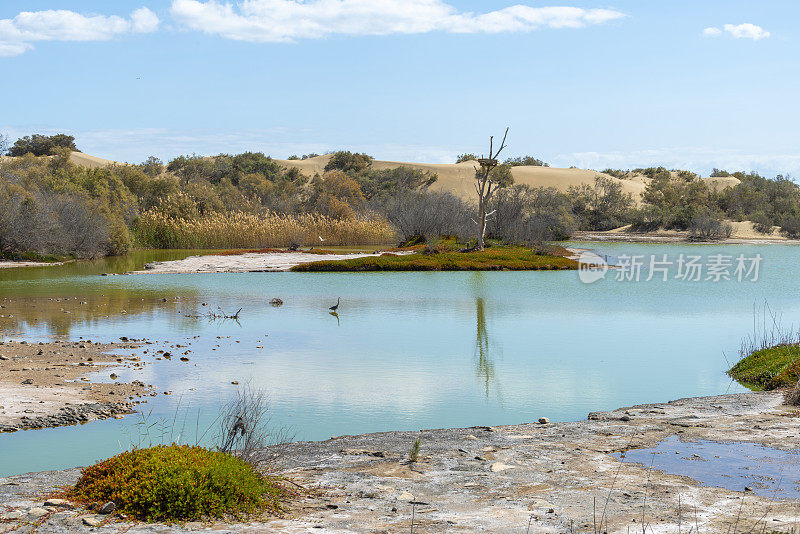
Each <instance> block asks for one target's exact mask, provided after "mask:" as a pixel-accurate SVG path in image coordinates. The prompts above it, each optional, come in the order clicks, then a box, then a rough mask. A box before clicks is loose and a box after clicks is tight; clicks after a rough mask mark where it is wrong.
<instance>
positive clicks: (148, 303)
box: [0, 245, 800, 474]
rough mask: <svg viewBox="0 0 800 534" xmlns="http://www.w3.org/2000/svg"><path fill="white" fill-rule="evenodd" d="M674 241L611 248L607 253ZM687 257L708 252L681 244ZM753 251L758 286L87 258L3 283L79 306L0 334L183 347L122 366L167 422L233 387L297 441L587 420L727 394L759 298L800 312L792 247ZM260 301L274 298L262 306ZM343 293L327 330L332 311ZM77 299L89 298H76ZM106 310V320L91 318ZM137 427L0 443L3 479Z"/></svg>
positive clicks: (88, 451) (95, 427) (61, 462)
mask: <svg viewBox="0 0 800 534" xmlns="http://www.w3.org/2000/svg"><path fill="white" fill-rule="evenodd" d="M603 246H604V247H606V245H603ZM681 247H683V248H686V245H682V246H678V245H607V248H608V250H609V253H611V254H622V253H630V252H631V251H645V252H644V253H650V252H651V251H653V252H658V251H661V250H664V251H665V252H668V253H675V252H676V251H680V250H681ZM698 248H699V249H704V250H706V249H705V248H704V247H695V248H692V250H697V249H698ZM719 248H720V247H716V248H714V247H709V248H708V249H707V250H710V251H713V250H717V249H719ZM751 249H752V248H751V247H736V250H737V251H739V250H742V251H746V250H751ZM727 250H730V247H729V248H728V249H727ZM759 250H760V251H761V252H762V254H763V255H764V256H765V260H764V265H763V270H762V277H761V280H760V281H759V282H757V283H741V284H740V283H736V282H728V283H719V284H711V283H700V284H690V283H682V282H668V283H663V282H659V281H653V282H649V283H639V284H635V283H620V282H615V281H613V280H604V281H601V282H597V283H595V284H591V285H585V284H582V283H581V282H580V281H579V280H578V276H577V274H576V273H574V272H487V273H351V274H346V273H345V274H341V273H339V274H333V273H325V274H323V273H319V274H301V273H245V274H201V275H136V276H107V277H100V276H97V274H96V273H97V272H102V270H103V268H104V266H103V265H99V266H95V267H94V271H92V272H79V273H73V274H71V275H70V274H68V273H67V274H65V275H62V276H56V275H54V274H51V275H49V276H50V278H45V279H40V278H35V277H33V278H32V277H30V276H28V277H27V279H14V278H13V277H10V276H9V275H4V276H5V278H4V279H3V280H0V298H2V297H4V296H13V297H14V298H13V299H11V300H8V299H6V300H7V302H14V301H18V300H20V299H35V300H37V302H39V301H42V302H43V301H46V300H47V299H48V298H53V296H55V295H69V296H78V297H79V299H73V301H72V302H73V304H68V303H65V302H64V301H62V302H59V303H58V306H59V307H64V306H68V307H69V306H73V307H74V309H73V310H72V311H73V312H72V313H70V314H65V313H63V312H60V313H61V315H58V313H55V310H54V309H50V308H47V306H46V305H43V304H42V303H41V302H40V303H39V304H37V305H43V308H36V309H30V308H28V309H27V311H23V310H20V311H19V315H17V317H15V319H14V321H13V322H5V323H4V322H3V320H2V319H0V328H3V329H4V331H5V332H6V333H7V334H8V333H9V332H14V331H17V332H20V331H21V332H22V334H23V335H27V336H42V335H47V334H50V333H53V332H54V329H53V327H52V321H50V320H49V319H50V317H51V316H52V317H56V318H58V320H59V321H61V322H60V323H59V328H58V332H64V331H65V330H66V331H68V332H69V335H70V336H71V337H73V338H77V337H78V336H84V337H88V338H91V339H93V340H115V339H117V338H118V337H120V336H128V337H132V338H141V337H147V338H149V339H152V340H155V341H159V342H164V343H166V345H167V346H168V345H170V344H175V343H181V344H186V343H187V342H189V341H190V342H191V343H192V345H191V346H190V348H191V350H192V353H191V354H189V355H188V356H189V357H190V362H188V363H183V362H180V361H178V360H177V359H176V358H173V360H172V361H154V360H153V359H152V358H145V360H148V361H151V362H152V363H151V364H150V365H148V366H146V367H145V368H144V370H142V371H136V372H134V371H129V370H125V371H123V372H122V373H120V376H121V378H122V379H124V380H127V379H133V378H138V379H140V380H143V381H145V382H147V383H152V384H154V385H156V386H157V387H158V390H159V391H161V392H163V391H172V392H173V393H172V395H170V396H164V395H160V396H159V397H157V398H154V399H152V400H151V402H149V403H148V405H147V408H146V410H148V411H149V410H152V412H153V417H165V418H170V419H171V418H172V417H173V416H174V414H175V413H176V406H177V404H178V402H180V408H178V410H180V411H182V412H183V413H186V412H187V411H189V412H192V413H197V412H198V411H199V412H200V413H201V414H202V418H204V420H207V421H211V420H212V419H213V416H215V415H216V412H217V410H218V409H219V406H220V404H221V403H224V402H225V401H226V400H227V399H229V398H230V397H231V395H232V394H233V392H234V391H235V388H236V386H233V385H232V384H231V381H234V380H236V381H239V382H240V383H242V384H244V383H245V382H250V383H251V385H252V386H253V387H259V388H263V389H264V390H266V391H267V392H268V394H269V396H270V398H271V402H272V406H273V414H274V419H275V420H276V421H277V422H278V423H280V424H286V425H291V426H292V427H293V428H294V430H295V431H296V433H297V437H298V439H325V438H328V437H330V436H331V435H341V434H355V433H363V432H375V431H383V430H392V429H417V428H434V427H455V426H470V425H479V424H490V425H497V424H507V423H519V422H524V421H532V420H536V419H538V418H539V417H540V416H547V417H549V418H550V419H551V420H554V421H559V420H575V419H583V418H585V417H586V414H587V413H588V412H590V411H595V410H602V409H613V408H617V407H619V406H624V405H632V404H638V403H645V402H663V401H666V400H670V399H674V398H678V397H685V396H695V395H706V394H717V393H723V392H725V391H737V390H739V389H740V388H739V387H738V386H736V385H735V384H731V382H730V380H729V379H728V378H727V377H726V376H725V374H724V370H725V369H726V367H727V363H726V357H727V358H728V360H731V359H733V358H735V355H736V351H737V349H738V346H739V342H740V340H741V338H742V337H743V336H744V335H746V334H748V333H750V332H751V331H752V324H753V307H754V305H756V304H760V303H763V302H764V301H768V302H769V303H770V305H771V306H772V308H773V309H776V310H779V311H780V312H782V313H783V315H784V319H785V320H786V321H787V322H792V321H794V322H795V323H797V322H798V321H797V320H798V319H800V302H797V301H796V299H795V297H794V295H796V294H797V289H798V285H799V284H798V281H797V277H796V276H795V271H794V269H795V265H798V264H800V262H798V260H800V249H798V248H795V247H791V246H771V247H762V248H761V249H759ZM637 253H638V252H637ZM124 267H125V268H127V266H124ZM121 269H122V268H121ZM53 273H55V271H53ZM176 297H177V298H176ZM272 297H280V298H281V299H283V301H284V303H285V304H284V305H283V306H281V307H273V306H270V305H269V300H270V299H271V298H272ZM337 297H341V299H342V305H341V308H340V311H339V317H338V320H337V318H336V317H333V316H331V315H330V314H329V313H328V309H327V308H328V306H331V305H332V304H334V303H335V302H336V299H337ZM104 299H105V300H109V301H112V302H111V303H107V302H105V300H104ZM142 299H144V300H142ZM164 299H166V302H165V301H164ZM80 301H82V302H89V303H92V304H91V306H90V305H82V304H75V303H74V302H80ZM204 303H205V304H206V306H203V304H204ZM81 306H89V308H87V309H86V310H84V311H82V312H81V311H80V307H81ZM103 306H105V307H106V308H105V309H108V310H109V311H110V313H102V314H100V313H99V312H96V311H94V310H100V309H101V308H102V307H103ZM218 307H219V308H222V309H223V310H228V311H235V310H237V309H239V308H242V313H241V318H240V322H239V323H235V322H232V321H227V322H219V321H211V322H209V321H207V320H204V319H196V318H191V317H188V316H189V315H196V314H198V313H202V312H204V311H206V310H209V309H211V310H215V309H217V308H218ZM3 311H5V310H3ZM123 311H124V312H125V313H122V312H123ZM64 317H67V319H64ZM34 319H36V320H34ZM195 336H199V337H197V338H196V339H195ZM218 336H219V337H221V338H222V339H217V337H218ZM227 336H230V338H228V337H227ZM237 341H238V343H237ZM217 345H219V346H217ZM258 347H263V348H261V349H259V348H258ZM213 349H216V350H213ZM171 352H173V353H175V351H171ZM134 422H135V418H130V417H129V418H126V419H125V420H123V421H110V422H103V423H92V424H90V425H86V426H84V427H81V428H68V429H57V430H48V431H42V432H23V433H17V434H16V435H5V436H0V446H2V447H3V449H4V451H5V450H8V451H10V452H11V454H4V455H0V474H2V473H8V472H11V471H13V472H19V471H25V470H32V469H44V468H56V467H65V466H69V465H75V464H81V463H87V462H90V461H92V460H93V459H96V458H98V457H100V456H103V455H107V454H110V453H113V452H116V451H117V450H118V449H119V448H120V447H124V446H125V439H124V437H121V436H123V435H124V432H122V429H124V428H129V427H131V425H133V423H134ZM53 439H58V440H59V443H61V444H62V447H61V448H62V452H60V453H59V454H57V455H55V456H54V455H53V454H52V452H48V451H51V449H50V448H49V447H48V446H47V445H46V444H47V443H51V442H52V440H53ZM70 443H72V444H74V446H70V445H68V444H70ZM70 447H72V448H70ZM69 450H72V451H73V452H72V453H69V452H67V451H69ZM22 451H33V454H30V455H28V454H26V455H22ZM36 451H39V453H37V452H36ZM21 456H24V457H25V458H29V459H28V460H21V461H19V458H20V457H21Z"/></svg>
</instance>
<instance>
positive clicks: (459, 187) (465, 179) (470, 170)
mask: <svg viewBox="0 0 800 534" xmlns="http://www.w3.org/2000/svg"><path fill="white" fill-rule="evenodd" d="M329 160H330V156H318V157H316V158H311V159H307V160H275V161H276V162H278V163H280V164H281V165H285V166H286V167H295V168H297V169H299V170H300V171H301V172H302V173H303V174H306V175H309V176H312V175H314V174H315V173H320V174H322V172H323V170H324V168H325V164H326V163H328V161H329ZM476 165H477V163H476V162H474V161H465V162H463V163H457V164H453V163H407V162H400V161H377V160H376V161H375V162H373V164H372V167H373V168H374V169H378V170H381V169H393V168H396V167H400V166H404V167H411V168H414V169H420V170H423V171H431V172H435V173H436V174H438V175H439V179H438V180H437V181H436V183H435V184H433V186H432V187H431V189H432V190H434V191H451V192H453V193H455V194H456V195H458V196H460V197H463V198H472V197H473V196H474V195H475V189H474V188H473V185H472V184H473V183H474V177H475V166H476ZM511 173H512V175H513V176H514V181H515V182H516V183H518V184H526V185H529V186H531V187H555V188H556V189H558V190H559V191H566V190H567V189H569V188H570V187H571V186H579V185H581V184H593V183H594V178H595V176H604V177H606V178H611V179H612V180H614V181H618V182H620V183H621V184H622V188H623V190H624V191H626V192H629V193H632V194H633V196H634V197H635V198H637V199H638V198H639V194H640V193H641V192H642V191H643V190H644V187H645V183H644V182H643V181H638V180H628V179H622V180H620V179H617V178H614V177H612V176H608V175H606V174H603V173H600V172H596V171H589V170H584V169H557V168H554V167H528V166H523V167H514V168H513V169H512V171H511Z"/></svg>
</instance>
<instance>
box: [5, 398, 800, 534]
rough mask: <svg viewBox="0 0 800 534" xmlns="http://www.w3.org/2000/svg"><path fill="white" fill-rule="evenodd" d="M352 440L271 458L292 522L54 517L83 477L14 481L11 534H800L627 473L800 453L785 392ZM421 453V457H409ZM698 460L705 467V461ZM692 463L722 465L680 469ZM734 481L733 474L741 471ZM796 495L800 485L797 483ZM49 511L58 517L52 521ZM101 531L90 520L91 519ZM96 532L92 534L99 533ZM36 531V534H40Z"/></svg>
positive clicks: (717, 491)
mask: <svg viewBox="0 0 800 534" xmlns="http://www.w3.org/2000/svg"><path fill="white" fill-rule="evenodd" d="M542 421H543V422H541V423H527V424H521V425H511V426H501V427H472V428H462V429H442V430H425V431H418V432H384V433H378V434H367V435H362V436H339V437H334V438H331V439H329V440H327V441H322V442H301V443H291V444H286V445H280V446H275V447H271V448H269V449H265V450H264V451H263V456H262V458H263V461H264V462H265V464H268V465H269V466H271V469H272V470H273V471H274V472H275V473H277V474H280V475H282V476H284V477H285V478H286V479H287V480H288V481H290V482H288V483H289V484H291V485H292V487H293V488H295V489H299V491H300V496H299V497H298V498H297V499H296V501H295V502H294V503H293V504H292V510H291V512H290V513H289V514H287V516H286V517H282V518H261V519H259V520H253V521H249V522H243V523H236V522H224V521H211V522H207V523H187V524H181V525H178V524H175V525H164V524H152V525H151V524H134V523H131V522H129V521H126V520H125V519H124V518H120V517H117V516H98V515H97V514H96V513H95V512H94V511H91V510H84V509H79V508H69V509H65V508H58V507H52V506H51V507H50V508H51V509H48V508H47V507H43V504H44V499H45V498H46V497H47V496H48V494H49V492H51V491H52V490H54V489H56V488H58V487H62V486H64V485H68V484H72V483H74V482H75V480H77V477H78V476H79V474H80V470H79V469H70V470H66V471H58V472H46V473H32V474H28V475H20V476H13V477H7V478H5V479H2V478H0V518H6V519H2V522H0V532H8V531H11V530H14V531H17V532H27V531H30V530H31V529H33V528H35V530H36V532H40V533H56V532H59V533H60V532H82V531H86V532H88V531H89V529H90V528H94V527H93V526H91V525H98V524H102V525H103V527H102V528H103V532H109V533H117V532H120V533H121V532H129V533H142V534H150V533H156V532H158V533H183V532H191V531H225V532H237V533H239V532H242V533H244V532H263V531H269V532H281V533H291V534H294V533H301V532H302V533H305V532H324V533H342V534H344V533H353V532H358V533H361V532H363V533H390V532H391V533H399V532H410V529H411V525H412V522H413V525H414V532H419V533H433V532H493V533H506V532H507V533H519V532H526V528H528V526H529V528H530V530H529V532H537V533H538V532H548V533H549V532H553V533H555V532H559V533H561V532H595V529H596V528H598V529H599V530H597V531H598V532H623V533H624V532H628V531H630V532H637V531H642V529H643V527H644V529H645V530H646V531H647V532H648V533H649V532H655V533H666V532H677V531H678V528H679V527H680V526H681V525H682V528H683V532H688V531H689V529H690V527H691V528H692V529H693V532H697V531H698V530H699V531H700V532H722V531H733V530H734V529H736V531H737V532H740V531H741V532H748V531H752V532H761V531H762V530H766V531H767V532H789V531H791V529H792V528H793V525H795V524H796V522H797V521H798V518H800V502H798V501H797V500H782V499H779V498H776V497H775V496H774V495H771V494H765V493H764V492H759V491H758V489H757V488H758V483H759V481H760V479H759V476H760V475H759V465H758V462H754V463H753V465H752V473H751V475H752V480H753V481H752V482H751V483H750V484H751V486H753V487H755V488H756V491H755V492H753V491H747V490H745V489H744V487H742V488H735V489H730V488H724V487H715V486H712V485H702V484H700V483H698V482H697V481H695V480H693V479H691V478H688V477H687V476H685V475H680V474H674V473H669V472H662V471H658V470H656V469H650V468H649V467H648V466H646V465H643V464H641V463H633V462H630V461H626V459H625V457H624V453H625V452H626V451H632V450H634V449H642V448H649V447H653V446H654V445H657V444H659V443H662V442H664V440H665V439H680V440H681V442H682V443H684V442H685V443H693V442H696V441H698V440H715V441H718V442H740V443H752V444H758V445H759V446H763V447H772V448H774V449H775V450H778V451H787V450H795V449H798V448H800V437H798V436H800V412H799V411H798V410H797V409H795V408H793V407H789V406H785V405H784V404H783V396H782V394H781V393H779V392H778V393H776V392H762V393H742V394H731V395H722V396H716V397H703V398H691V399H680V400H676V401H672V402H668V403H661V404H650V405H641V406H633V407H628V408H620V409H618V410H614V411H611V412H596V413H592V414H590V415H589V417H588V418H587V419H586V420H584V421H577V422H569V423H550V422H547V421H546V419H542ZM417 438H420V440H421V443H422V445H421V449H420V456H419V458H418V460H417V461H416V462H411V461H409V448H410V447H411V444H412V443H413V441H414V440H415V439H417ZM695 456H697V455H695ZM680 459H681V460H682V461H686V462H697V463H696V465H703V464H702V462H706V461H713V460H714V459H713V458H711V457H709V458H700V457H697V458H694V457H687V458H680ZM730 470H733V467H730ZM785 484H786V485H787V486H791V485H793V484H795V481H794V480H786V481H785ZM43 510H44V514H43V515H41V514H42V513H43V512H42V511H43ZM87 518H88V519H87ZM87 521H88V522H87ZM26 529H28V530H26Z"/></svg>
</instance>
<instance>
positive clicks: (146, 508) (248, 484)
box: [66, 445, 288, 522]
mask: <svg viewBox="0 0 800 534" xmlns="http://www.w3.org/2000/svg"><path fill="white" fill-rule="evenodd" d="M287 496H288V492H287V491H286V490H285V489H284V488H282V487H281V486H280V484H278V482H277V480H276V479H273V478H270V477H268V476H266V475H264V474H262V473H259V472H258V471H256V470H255V469H254V468H253V467H252V466H250V465H249V464H248V463H246V462H244V461H242V460H240V459H239V458H236V457H234V456H231V455H229V454H226V453H222V452H216V451H211V450H208V449H205V448H202V447H190V446H188V445H183V446H179V445H159V446H156V447H150V448H146V449H135V450H132V451H128V452H124V453H122V454H119V455H117V456H114V457H112V458H109V459H108V460H104V461H102V462H99V463H97V464H95V465H93V466H92V467H87V468H86V469H84V470H83V473H82V474H81V477H80V479H78V482H77V483H76V484H75V486H74V487H73V488H71V489H70V490H68V491H67V495H66V497H67V498H70V499H73V500H76V501H78V502H83V503H87V504H88V503H93V502H100V503H103V502H108V501H113V502H114V503H115V504H116V505H117V511H119V512H121V513H123V514H126V515H129V516H131V517H133V518H135V519H138V520H143V521H167V522H171V521H191V520H201V519H206V518H214V517H216V518H221V517H226V516H235V517H244V516H247V515H251V514H256V513H263V512H268V511H272V512H278V511H280V510H281V503H282V502H283V501H284V500H285V499H286V498H287Z"/></svg>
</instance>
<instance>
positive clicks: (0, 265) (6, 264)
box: [0, 260, 64, 269]
mask: <svg viewBox="0 0 800 534" xmlns="http://www.w3.org/2000/svg"><path fill="white" fill-rule="evenodd" d="M53 265H64V264H63V263H62V262H44V261H5V260H0V269H10V268H12V267H50V266H53Z"/></svg>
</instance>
